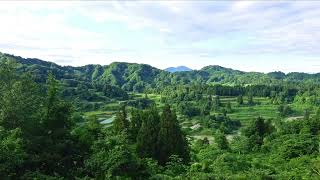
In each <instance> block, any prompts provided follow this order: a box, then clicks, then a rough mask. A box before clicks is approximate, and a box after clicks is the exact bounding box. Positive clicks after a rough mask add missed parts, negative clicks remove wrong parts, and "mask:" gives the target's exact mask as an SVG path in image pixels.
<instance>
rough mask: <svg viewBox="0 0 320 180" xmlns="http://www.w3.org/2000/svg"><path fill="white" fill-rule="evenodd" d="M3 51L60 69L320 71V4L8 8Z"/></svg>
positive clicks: (3, 11) (0, 9)
mask: <svg viewBox="0 0 320 180" xmlns="http://www.w3.org/2000/svg"><path fill="white" fill-rule="evenodd" d="M0 23H1V25H0V51H1V52H4V53H10V54H15V55H19V56H22V57H34V58H40V59H44V60H47V61H52V62H56V63H58V64H60V65H73V66H81V65H85V64H103V65H105V64H109V63H111V62H113V61H126V62H137V63H146V64H151V65H153V66H156V67H158V68H166V67H168V66H177V65H186V66H189V67H190V68H194V69H199V68H201V67H203V66H206V65H221V66H226V67H230V68H234V69H240V70H244V71H262V72H269V71H275V70H281V71H284V72H292V71H304V72H320V1H282V2H281V1H269V2H268V1H190V0H188V1H181V0H179V1H176V2H174V1H164V0H161V1H160V0H159V1H155V2H151V1H122V2H118V1H104V2H99V1H94V2H75V1H69V2H61V1H57V2H48V1H44V2H43V1H42V2H18V1H13V2H3V1H1V2H0Z"/></svg>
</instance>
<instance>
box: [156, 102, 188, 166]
mask: <svg viewBox="0 0 320 180" xmlns="http://www.w3.org/2000/svg"><path fill="white" fill-rule="evenodd" d="M171 155H178V156H179V157H181V158H183V160H184V162H185V163H186V162H188V161H189V149H188V144H187V140H186V137H185V136H184V134H183V133H182V132H181V130H180V127H179V123H178V120H177V116H176V114H175V113H174V112H172V111H171V109H170V106H169V105H165V107H164V109H163V113H162V114H161V118H160V130H159V135H158V153H157V156H158V161H159V163H160V164H165V163H166V162H167V161H168V160H169V157H170V156H171Z"/></svg>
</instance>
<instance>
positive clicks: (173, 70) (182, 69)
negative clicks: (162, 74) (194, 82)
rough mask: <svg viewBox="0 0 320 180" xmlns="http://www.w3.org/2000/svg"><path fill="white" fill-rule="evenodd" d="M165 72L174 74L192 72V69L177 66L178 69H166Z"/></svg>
mask: <svg viewBox="0 0 320 180" xmlns="http://www.w3.org/2000/svg"><path fill="white" fill-rule="evenodd" d="M164 70H165V71H168V72H171V73H174V72H181V71H192V69H190V68H188V67H186V66H177V67H168V68H166V69H164Z"/></svg>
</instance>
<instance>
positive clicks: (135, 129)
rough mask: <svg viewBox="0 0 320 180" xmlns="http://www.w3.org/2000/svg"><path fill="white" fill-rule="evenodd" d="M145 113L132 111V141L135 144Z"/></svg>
mask: <svg viewBox="0 0 320 180" xmlns="http://www.w3.org/2000/svg"><path fill="white" fill-rule="evenodd" d="M143 115H144V114H143V111H141V110H137V109H131V118H130V139H131V140H132V141H133V142H135V141H136V140H137V136H138V133H139V130H140V128H141V125H142V121H143Z"/></svg>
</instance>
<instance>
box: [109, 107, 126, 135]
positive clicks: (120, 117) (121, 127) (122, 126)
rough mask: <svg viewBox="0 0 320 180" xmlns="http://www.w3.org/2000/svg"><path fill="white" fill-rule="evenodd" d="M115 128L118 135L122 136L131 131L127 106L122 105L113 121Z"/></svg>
mask: <svg viewBox="0 0 320 180" xmlns="http://www.w3.org/2000/svg"><path fill="white" fill-rule="evenodd" d="M113 128H114V131H115V132H116V133H117V134H120V133H122V132H124V131H128V129H129V121H128V119H127V112H126V106H125V105H122V106H121V107H120V109H119V111H118V113H117V115H116V118H115V120H114V121H113Z"/></svg>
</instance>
